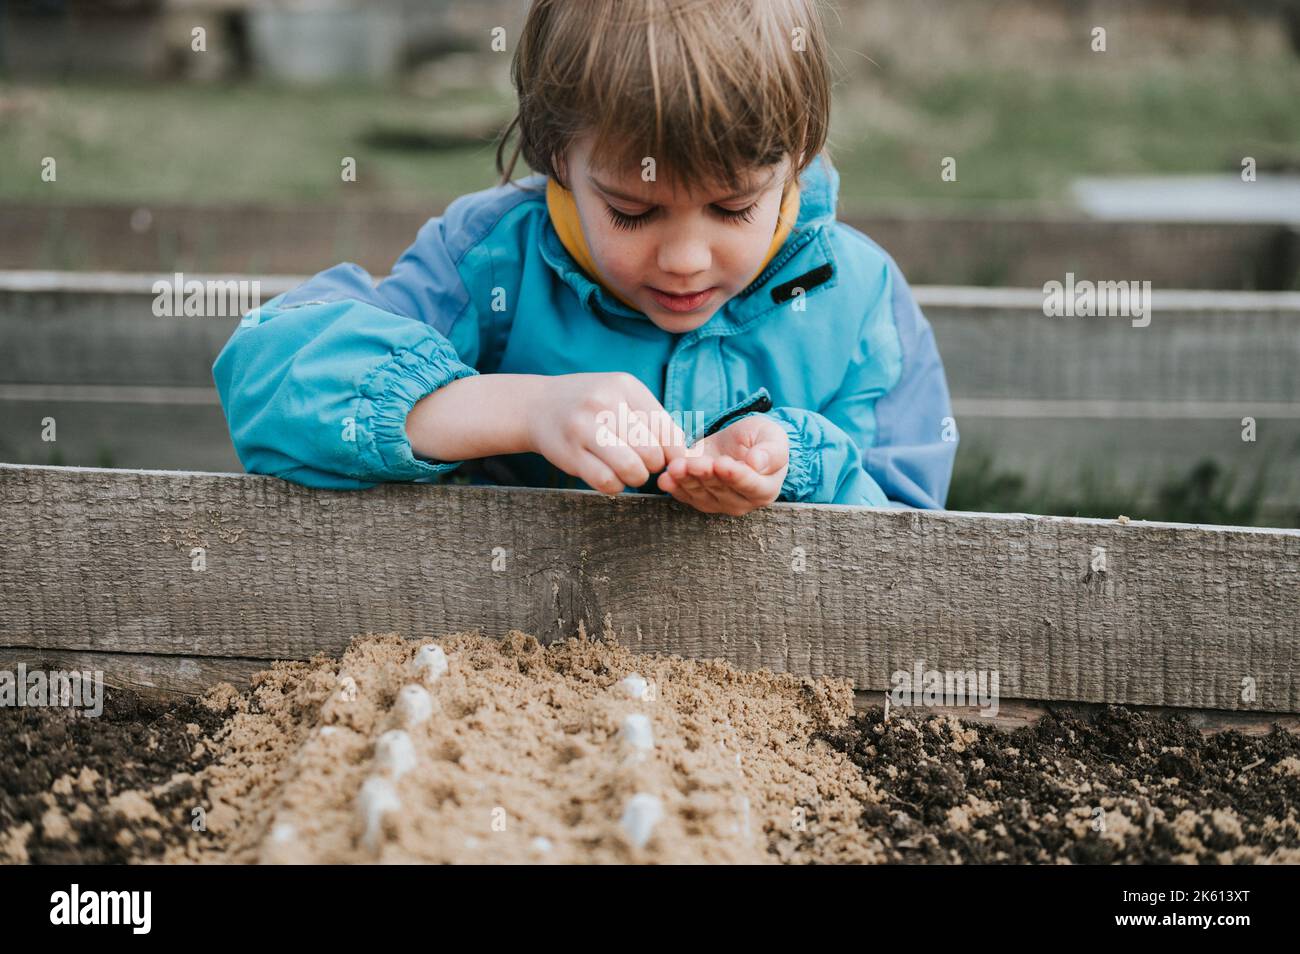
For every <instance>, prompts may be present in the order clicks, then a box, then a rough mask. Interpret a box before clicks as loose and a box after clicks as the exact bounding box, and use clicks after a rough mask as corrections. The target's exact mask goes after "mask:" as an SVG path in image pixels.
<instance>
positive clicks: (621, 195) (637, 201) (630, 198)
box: [587, 169, 777, 205]
mask: <svg viewBox="0 0 1300 954" xmlns="http://www.w3.org/2000/svg"><path fill="white" fill-rule="evenodd" d="M776 173H777V170H776V169H773V170H772V173H771V175H769V176H768V177H767V181H766V182H764V183H762V184H761V185H757V186H754V187H752V188H750V189H742V190H741V191H739V192H733V193H731V195H725V196H723V197H721V198H719V199H714V200H713V201H714V202H731V201H733V200H735V199H743V198H745V197H746V196H751V195H754V194H755V193H758V192H762V191H763V190H764V189H766V188H767V187H768V186H770V185H771V184H772V180H773V179H775V178H776ZM587 181H588V182H590V183H591V184H592V185H593V186H595V187H596V188H597V189H598V190H599V191H601V192H603V193H605V194H606V195H608V196H613V197H614V198H615V199H622V200H623V201H624V202H631V203H633V204H634V205H653V204H654V203H652V202H647V201H646V200H645V199H642V198H640V197H638V196H635V195H628V194H627V193H625V192H619V191H618V190H617V189H611V188H610V187H609V186H607V185H603V184H601V183H600V182H599V181H597V179H596V177H595V176H593V175H588V176H587Z"/></svg>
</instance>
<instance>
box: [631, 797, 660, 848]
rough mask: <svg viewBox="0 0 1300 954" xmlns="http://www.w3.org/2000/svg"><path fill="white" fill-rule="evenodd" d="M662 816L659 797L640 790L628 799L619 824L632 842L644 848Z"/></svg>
mask: <svg viewBox="0 0 1300 954" xmlns="http://www.w3.org/2000/svg"><path fill="white" fill-rule="evenodd" d="M663 817H664V808H663V805H662V804H661V803H660V801H659V799H657V798H655V797H654V796H653V795H647V794H646V793H644V792H642V793H640V794H638V795H633V796H632V797H631V798H630V799H629V800H628V803H627V807H625V808H624V809H623V819H622V822H621V824H622V825H623V830H624V831H625V832H627V837H628V838H629V839H630V840H631V842H632V844H634V845H636V847H638V848H644V847H645V845H646V842H648V841H649V840H650V836H651V835H652V834H654V830H655V825H657V824H659V820H660V819H661V818H663Z"/></svg>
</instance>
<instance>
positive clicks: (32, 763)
mask: <svg viewBox="0 0 1300 954" xmlns="http://www.w3.org/2000/svg"><path fill="white" fill-rule="evenodd" d="M223 718H224V717H223V716H222V715H221V714H219V713H216V712H213V711H212V710H210V709H208V708H205V707H204V706H202V705H200V704H199V702H198V700H195V699H184V700H180V701H175V702H165V701H156V700H155V701H151V700H148V699H146V698H143V697H141V696H140V695H139V694H138V693H136V692H132V691H131V690H128V689H112V688H107V687H106V688H105V690H104V711H103V712H102V713H101V714H100V715H99V716H98V717H95V718H86V717H84V716H79V715H75V714H74V710H71V709H65V708H51V707H46V708H29V707H22V708H18V707H0V862H11V863H12V862H22V861H30V862H32V863H35V864H69V863H90V864H112V863H119V862H126V861H144V860H149V859H151V858H154V857H158V856H161V854H162V852H163V850H164V848H165V847H166V842H167V840H168V829H167V828H166V827H161V828H160V827H158V826H156V825H153V824H150V821H151V819H152V818H153V817H154V816H155V815H156V813H157V812H158V811H159V809H160V808H162V809H166V808H168V807H170V806H173V805H176V806H180V805H182V804H197V802H196V795H195V792H194V787H193V781H192V778H191V773H193V772H196V771H198V770H199V769H201V768H202V767H203V766H204V765H206V764H207V762H208V761H210V759H211V755H210V753H209V752H207V750H206V747H204V746H202V744H201V739H202V738H203V737H205V736H207V735H209V734H211V733H212V732H214V731H215V730H216V729H217V728H218V727H219V726H220V725H221V722H222V721H223ZM142 791H148V792H150V797H149V798H148V799H146V798H144V797H143V796H142V795H141V794H140V793H141V792H142ZM171 834H172V836H173V838H174V839H179V838H182V837H184V835H182V834H180V833H176V832H173V833H171Z"/></svg>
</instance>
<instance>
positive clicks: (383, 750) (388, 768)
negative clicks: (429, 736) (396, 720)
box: [375, 729, 415, 779]
mask: <svg viewBox="0 0 1300 954" xmlns="http://www.w3.org/2000/svg"><path fill="white" fill-rule="evenodd" d="M375 762H376V763H377V764H378V766H379V770H380V771H381V772H383V773H384V774H385V775H387V776H388V777H389V778H392V779H399V778H401V777H402V776H403V775H405V774H406V773H407V772H409V771H410V770H411V769H413V768H415V746H414V745H412V744H411V737H410V736H409V735H407V734H406V733H405V732H404V731H402V730H401V729H391V730H389V731H388V732H385V733H384V734H383V735H381V736H380V737H379V741H378V742H377V743H375Z"/></svg>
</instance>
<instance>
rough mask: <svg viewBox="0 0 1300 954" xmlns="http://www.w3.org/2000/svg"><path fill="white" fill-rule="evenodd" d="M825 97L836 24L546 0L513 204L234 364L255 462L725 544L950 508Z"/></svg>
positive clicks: (940, 384) (909, 339) (672, 1)
mask: <svg viewBox="0 0 1300 954" xmlns="http://www.w3.org/2000/svg"><path fill="white" fill-rule="evenodd" d="M829 73H830V71H829V68H828V62H827V59H826V39H825V34H824V31H823V26H822V24H821V22H820V19H819V11H818V9H817V6H816V0H707V2H699V0H534V3H533V6H532V8H531V10H530V11H529V14H528V18H527V22H526V24H525V27H524V30H523V34H522V36H521V38H520V40H519V43H518V47H517V49H516V51H515V54H514V63H513V77H514V82H515V85H516V87H517V89H518V94H519V111H518V115H517V117H516V118H515V120H514V121H513V122H512V123H511V125H510V127H509V128H508V129H507V130H506V134H505V136H504V137H503V139H502V142H501V145H500V147H499V148H498V151H497V169H498V171H499V172H500V174H501V184H500V185H498V186H497V187H495V188H492V189H488V190H486V191H483V192H477V193H474V194H472V195H467V196H463V197H461V198H458V199H456V200H455V201H453V202H452V203H451V204H450V205H449V206H448V207H447V210H446V212H445V213H444V214H443V215H441V216H439V217H437V218H434V219H431V220H430V221H429V222H428V223H427V224H426V225H425V226H424V227H423V228H422V229H421V230H420V232H419V234H418V235H417V237H416V240H415V243H414V244H413V245H412V246H411V247H410V248H409V249H407V251H406V252H405V253H404V254H403V255H402V257H401V258H400V259H399V260H398V261H397V263H396V265H395V266H394V267H393V271H392V274H391V275H389V276H388V277H387V278H385V279H383V280H382V281H380V282H379V283H378V285H376V284H375V283H374V282H373V281H372V279H371V277H370V275H368V274H367V273H366V272H365V271H364V270H362V269H361V268H360V267H358V266H356V265H353V264H343V265H338V266H335V267H334V268H330V269H328V270H326V271H324V272H321V273H320V274H318V275H316V276H315V277H313V278H312V279H310V280H308V281H307V282H305V283H304V284H302V285H301V286H299V287H298V288H296V289H294V290H293V291H290V292H287V293H285V294H283V295H279V296H277V297H276V298H274V299H272V300H271V301H270V302H268V303H267V304H266V305H264V306H262V308H261V309H260V310H259V311H257V312H254V313H253V314H252V315H250V316H248V317H247V318H246V319H245V321H244V322H242V323H241V326H240V327H239V328H238V330H236V332H235V333H234V335H233V336H232V337H231V339H230V341H229V343H228V344H227V345H226V346H225V348H224V349H223V351H222V352H221V354H220V356H219V357H218V358H217V361H216V364H215V365H214V367H213V374H214V377H215V380H216V384H217V390H218V391H219V393H220V395H221V402H222V405H223V407H224V409H225V412H226V417H227V420H228V421H229V424H230V433H231V437H232V439H233V441H234V445H235V448H236V450H237V451H238V453H239V457H240V460H241V461H243V463H244V466H245V467H246V468H247V469H248V470H249V471H252V472H256V473H263V474H273V475H276V476H279V477H283V478H285V479H286V480H292V481H297V482H299V483H303V484H308V485H311V486H316V487H334V488H361V487H368V486H371V485H373V484H374V483H376V482H381V481H424V482H444V481H445V480H447V479H452V478H450V477H449V474H450V472H451V471H453V470H454V469H457V468H460V470H461V471H462V473H463V472H465V471H471V470H472V472H473V479H475V480H476V481H479V482H482V481H484V480H490V481H494V482H497V483H506V484H517V485H526V486H541V487H545V486H551V487H558V486H566V487H577V488H594V489H596V490H599V491H601V492H604V493H619V492H622V491H624V490H627V489H629V488H630V489H632V490H636V491H640V492H644V493H657V492H662V493H667V494H671V495H672V496H673V497H675V498H676V499H677V500H679V501H681V502H682V503H685V504H688V505H690V506H692V507H695V508H696V509H698V510H701V511H704V512H706V513H726V514H732V515H740V514H744V513H747V512H749V511H751V510H754V509H756V508H759V507H763V506H766V505H768V504H770V503H772V502H773V501H776V500H788V501H802V502H811V503H836V504H860V505H872V506H900V505H901V506H913V507H932V508H933V507H942V506H943V503H944V499H945V497H946V495H947V491H948V482H949V478H950V476H951V471H952V462H953V456H954V454H955V452H956V442H955V440H954V439H953V436H954V435H953V434H952V431H953V425H952V420H951V414H952V412H951V409H950V405H949V399H948V389H947V384H946V382H945V379H944V373H943V365H942V363H941V362H940V359H939V355H938V353H937V351H936V349H935V344H934V339H933V336H932V334H931V331H930V327H929V325H928V323H927V322H926V320H925V318H924V317H923V316H922V315H921V313H920V311H919V309H918V308H917V305H916V303H915V301H914V300H913V298H912V294H911V291H910V289H909V288H908V286H907V283H906V282H905V281H904V280H903V276H902V275H901V274H900V273H899V271H898V268H897V266H896V265H895V264H894V262H893V260H892V259H891V258H890V257H889V256H888V255H887V254H885V252H884V251H883V250H881V248H880V247H879V246H877V245H876V244H875V243H873V242H872V241H871V240H870V239H868V238H867V237H866V236H864V235H862V234H861V233H860V232H858V231H856V230H854V229H852V228H850V227H848V226H846V225H844V224H843V223H840V222H837V221H836V219H835V208H836V198H837V192H838V185H839V176H838V174H837V172H836V171H835V169H834V168H833V167H832V165H831V163H830V159H829V157H828V156H827V155H826V153H825V152H824V147H825V143H826V135H827V126H828V123H829V119H830V77H829ZM516 131H517V133H518V142H517V145H516V148H515V151H514V155H513V157H512V158H511V159H510V160H509V162H508V163H505V162H503V156H504V151H503V150H504V147H505V144H506V142H507V141H508V139H509V137H510V135H511V133H512V132H516ZM520 154H522V155H523V157H524V159H525V160H526V161H527V163H528V165H529V166H531V167H532V168H533V169H534V170H537V172H536V173H535V174H534V175H531V176H528V177H527V178H524V179H522V180H520V181H518V182H512V181H511V179H510V177H511V174H512V172H513V169H514V167H515V165H516V162H517V160H518V158H519V156H520ZM945 437H947V438H948V439H945Z"/></svg>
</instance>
